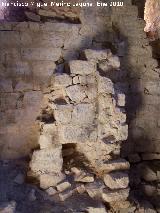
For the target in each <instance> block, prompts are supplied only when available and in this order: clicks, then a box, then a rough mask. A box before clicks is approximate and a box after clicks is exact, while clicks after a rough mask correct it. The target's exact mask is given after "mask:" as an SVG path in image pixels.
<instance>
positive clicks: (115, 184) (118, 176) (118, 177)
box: [104, 172, 129, 189]
mask: <svg viewBox="0 0 160 213" xmlns="http://www.w3.org/2000/svg"><path fill="white" fill-rule="evenodd" d="M104 182H105V184H106V186H108V187H109V188H110V189H123V188H127V187H128V184H129V178H128V175H127V174H125V173H122V172H112V173H109V174H105V175H104Z"/></svg>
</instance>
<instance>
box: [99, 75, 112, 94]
mask: <svg viewBox="0 0 160 213" xmlns="http://www.w3.org/2000/svg"><path fill="white" fill-rule="evenodd" d="M98 92H99V93H104V94H114V86H113V83H112V81H111V80H110V79H109V78H106V77H102V76H100V75H99V77H98Z"/></svg>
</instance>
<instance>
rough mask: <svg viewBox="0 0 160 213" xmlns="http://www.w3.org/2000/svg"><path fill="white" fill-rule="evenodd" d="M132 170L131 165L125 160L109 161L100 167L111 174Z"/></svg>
mask: <svg viewBox="0 0 160 213" xmlns="http://www.w3.org/2000/svg"><path fill="white" fill-rule="evenodd" d="M129 168H130V164H129V162H128V161H126V160H125V159H117V160H109V161H107V162H106V163H105V164H103V165H102V166H101V165H100V166H99V170H101V171H105V172H108V173H109V172H111V171H115V170H127V169H129Z"/></svg>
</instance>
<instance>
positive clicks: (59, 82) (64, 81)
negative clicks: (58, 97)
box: [53, 73, 72, 87]
mask: <svg viewBox="0 0 160 213" xmlns="http://www.w3.org/2000/svg"><path fill="white" fill-rule="evenodd" d="M53 84H54V86H55V87H67V86H70V85H72V78H71V77H70V76H69V75H67V74H64V73H63V74H56V75H55V77H54V80H53Z"/></svg>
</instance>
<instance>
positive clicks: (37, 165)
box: [30, 146, 63, 175]
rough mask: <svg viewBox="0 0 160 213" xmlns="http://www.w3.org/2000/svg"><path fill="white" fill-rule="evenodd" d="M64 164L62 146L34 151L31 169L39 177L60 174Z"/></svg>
mask: <svg viewBox="0 0 160 213" xmlns="http://www.w3.org/2000/svg"><path fill="white" fill-rule="evenodd" d="M62 164H63V159H62V153H61V146H60V147H57V148H47V149H42V150H37V151H34V152H33V155H32V160H31V162H30V168H31V170H32V171H33V172H34V173H36V174H38V175H41V174H47V173H58V172H60V171H61V170H62Z"/></svg>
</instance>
